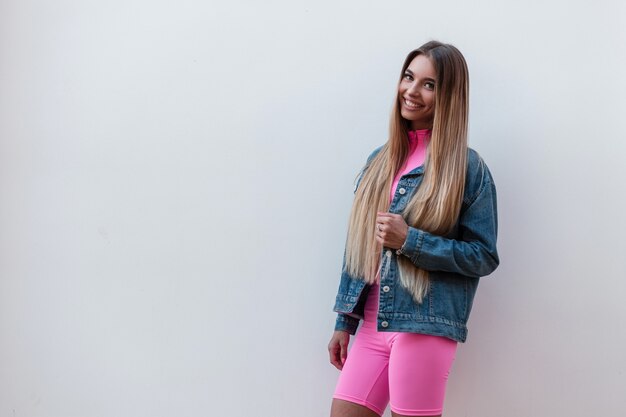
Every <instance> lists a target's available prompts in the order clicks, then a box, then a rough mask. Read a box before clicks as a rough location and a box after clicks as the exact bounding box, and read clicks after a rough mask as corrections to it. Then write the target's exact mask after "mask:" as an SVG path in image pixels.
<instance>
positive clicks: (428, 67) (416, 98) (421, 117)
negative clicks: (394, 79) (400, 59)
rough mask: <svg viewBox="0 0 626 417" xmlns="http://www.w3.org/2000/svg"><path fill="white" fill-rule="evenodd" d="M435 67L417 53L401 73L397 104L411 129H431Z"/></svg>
mask: <svg viewBox="0 0 626 417" xmlns="http://www.w3.org/2000/svg"><path fill="white" fill-rule="evenodd" d="M435 75H436V72H435V67H434V66H433V63H432V62H431V60H430V59H429V58H428V57H426V56H425V55H421V54H420V55H417V56H416V57H415V58H413V60H412V61H411V63H410V64H409V66H408V67H407V69H406V70H405V71H404V74H402V79H401V80H400V84H399V85H398V105H399V106H400V113H401V114H402V117H403V118H405V119H406V120H408V121H409V122H410V126H411V130H417V129H432V127H433V119H434V116H435V82H436V78H435Z"/></svg>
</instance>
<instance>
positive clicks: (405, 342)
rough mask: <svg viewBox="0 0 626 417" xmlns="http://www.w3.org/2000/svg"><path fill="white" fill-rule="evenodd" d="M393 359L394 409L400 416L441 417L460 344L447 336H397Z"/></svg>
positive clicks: (391, 401) (391, 368)
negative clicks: (447, 385) (437, 416)
mask: <svg viewBox="0 0 626 417" xmlns="http://www.w3.org/2000/svg"><path fill="white" fill-rule="evenodd" d="M392 342H393V343H392V347H391V353H390V356H389V394H390V401H389V403H390V407H391V410H392V411H393V412H394V413H395V414H396V415H399V416H403V415H410V416H415V415H421V416H436V415H440V414H441V412H442V409H443V402H444V397H445V391H446V383H447V381H448V375H449V374H450V369H451V368H452V363H453V362H454V358H455V355H456V347H457V342H455V341H453V340H450V339H448V338H445V337H440V336H431V335H423V334H416V333H397V334H396V335H395V336H394V339H393V341H392Z"/></svg>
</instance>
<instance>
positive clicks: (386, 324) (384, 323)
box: [380, 321, 389, 327]
mask: <svg viewBox="0 0 626 417" xmlns="http://www.w3.org/2000/svg"><path fill="white" fill-rule="evenodd" d="M380 325H381V326H383V327H387V326H389V323H387V322H386V321H383V322H381V323H380Z"/></svg>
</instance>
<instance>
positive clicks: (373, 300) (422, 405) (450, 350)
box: [333, 284, 457, 416]
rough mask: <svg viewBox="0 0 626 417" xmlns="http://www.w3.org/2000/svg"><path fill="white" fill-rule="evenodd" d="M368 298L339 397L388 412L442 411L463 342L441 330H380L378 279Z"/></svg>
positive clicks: (339, 385)
mask: <svg viewBox="0 0 626 417" xmlns="http://www.w3.org/2000/svg"><path fill="white" fill-rule="evenodd" d="M369 294H370V296H369V297H368V298H367V301H366V303H365V320H364V321H363V324H362V326H361V328H360V329H359V331H358V333H357V335H356V338H355V340H354V343H353V344H352V347H351V348H350V351H349V352H348V358H347V359H346V362H345V364H344V366H343V370H342V371H341V374H340V375H339V381H338V382H337V387H336V388H335V394H334V395H333V398H337V399H340V400H346V401H350V402H353V403H356V404H360V405H363V406H365V407H367V408H369V409H370V410H373V411H374V412H376V413H378V414H379V415H382V414H383V412H384V411H385V408H386V407H387V403H389V404H390V406H391V410H392V411H393V412H395V413H397V414H404V415H409V416H434V415H439V414H441V413H442V410H443V400H444V396H445V391H446V382H447V381H448V374H449V373H450V368H451V367H452V362H453V361H454V357H455V354H456V346H457V342H455V341H454V340H451V339H448V338H446V337H441V336H431V335H425V334H417V333H404V332H402V333H400V332H378V331H377V330H376V316H377V311H378V285H377V284H375V285H374V286H373V287H372V288H371V290H370V292H369Z"/></svg>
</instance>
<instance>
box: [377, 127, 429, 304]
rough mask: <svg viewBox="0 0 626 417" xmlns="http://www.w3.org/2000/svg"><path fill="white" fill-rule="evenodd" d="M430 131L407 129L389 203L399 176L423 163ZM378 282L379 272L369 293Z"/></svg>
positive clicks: (396, 186)
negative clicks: (406, 141)
mask: <svg viewBox="0 0 626 417" xmlns="http://www.w3.org/2000/svg"><path fill="white" fill-rule="evenodd" d="M431 133H432V131H431V129H420V130H409V135H408V136H409V156H408V157H407V158H406V161H405V162H404V165H402V168H401V169H400V171H398V173H397V174H396V177H395V178H394V180H393V183H392V184H391V190H390V193H389V194H390V195H389V202H390V203H391V200H393V196H394V194H395V193H396V188H398V183H399V182H400V178H401V177H402V176H403V175H405V174H408V173H409V172H411V171H413V170H414V169H415V168H417V167H418V166H420V165H422V164H423V163H424V160H425V159H426V148H428V144H429V143H430V134H431ZM379 283H380V273H378V274H376V283H375V284H373V288H372V290H373V291H371V293H373V294H378V286H379ZM370 298H371V297H370ZM376 298H378V297H376ZM370 302H372V301H370Z"/></svg>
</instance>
